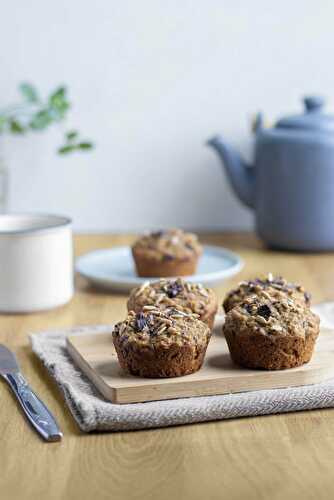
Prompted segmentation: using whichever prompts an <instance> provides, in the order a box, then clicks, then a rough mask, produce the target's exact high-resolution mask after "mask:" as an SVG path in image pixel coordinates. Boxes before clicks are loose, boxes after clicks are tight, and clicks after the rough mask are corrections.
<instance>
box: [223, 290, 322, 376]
mask: <svg viewBox="0 0 334 500" xmlns="http://www.w3.org/2000/svg"><path fill="white" fill-rule="evenodd" d="M319 323H320V320H319V317H318V316H317V315H316V314H314V313H313V312H312V311H311V310H310V309H309V308H308V307H305V306H303V305H302V304H301V303H300V302H298V301H295V300H292V299H291V298H288V297H276V298H275V297H272V296H271V295H269V294H268V293H266V292H263V291H262V293H261V294H258V295H254V296H251V297H248V298H247V299H245V301H244V302H243V303H241V304H239V305H237V306H235V307H234V308H233V309H231V310H230V311H229V312H228V313H227V315H226V320H225V324H224V326H223V333H224V335H225V338H226V341H227V344H228V347H229V350H230V353H231V357H232V359H233V361H234V362H235V363H237V364H239V365H241V366H245V367H247V368H262V369H266V370H282V369H285V368H293V367H296V366H301V365H303V364H304V363H307V362H309V361H310V359H311V357H312V353H313V350H314V345H315V342H316V339H317V337H318V335H319Z"/></svg>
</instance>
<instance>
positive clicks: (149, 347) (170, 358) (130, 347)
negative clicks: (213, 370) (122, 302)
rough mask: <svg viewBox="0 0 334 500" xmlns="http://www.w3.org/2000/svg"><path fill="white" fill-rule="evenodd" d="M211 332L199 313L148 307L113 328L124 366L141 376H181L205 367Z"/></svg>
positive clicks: (130, 313) (127, 370)
mask: <svg viewBox="0 0 334 500" xmlns="http://www.w3.org/2000/svg"><path fill="white" fill-rule="evenodd" d="M210 336H211V332H210V329H209V328H208V326H207V325H206V324H205V323H203V322H202V321H199V320H198V319H197V318H196V316H195V315H193V314H187V313H184V312H182V311H177V310H175V309H172V308H171V309H165V310H164V311H162V310H161V309H158V308H157V307H155V306H144V308H143V311H141V312H139V313H137V314H136V313H135V312H134V311H130V312H129V314H128V316H127V318H126V319H125V321H122V322H120V323H118V324H117V325H116V326H115V328H114V331H113V342H114V345H115V349H116V352H117V356H118V360H119V363H120V365H121V367H122V368H123V369H124V370H125V371H126V372H128V373H131V374H132V375H138V376H140V377H153V378H158V377H159V378H160V377H181V376H182V375H188V374H190V373H194V372H196V371H197V370H199V369H200V367H201V366H202V363H203V360H204V356H205V352H206V348H207V346H208V343H209V340H210Z"/></svg>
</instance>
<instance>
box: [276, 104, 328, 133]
mask: <svg viewBox="0 0 334 500" xmlns="http://www.w3.org/2000/svg"><path fill="white" fill-rule="evenodd" d="M324 105H325V100H324V99H323V98H322V97H316V96H310V97H305V98H304V106H305V111H304V114H300V115H293V116H287V117H285V118H281V119H280V120H278V122H277V123H276V128H289V129H298V130H318V131H319V132H333V131H334V116H333V115H328V114H325V113H323V107H324Z"/></svg>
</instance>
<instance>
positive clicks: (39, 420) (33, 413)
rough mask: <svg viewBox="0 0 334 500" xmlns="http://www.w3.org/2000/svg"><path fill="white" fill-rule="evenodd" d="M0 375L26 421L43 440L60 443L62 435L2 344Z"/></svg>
mask: <svg viewBox="0 0 334 500" xmlns="http://www.w3.org/2000/svg"><path fill="white" fill-rule="evenodd" d="M0 375H1V376H2V377H3V378H4V380H5V381H6V382H7V383H8V385H9V386H10V388H11V389H12V391H13V393H14V394H15V396H16V398H17V400H18V401H19V403H20V405H21V407H22V409H23V411H24V414H25V415H26V417H27V419H28V420H29V422H30V423H31V425H32V426H33V427H34V429H35V430H36V431H37V432H38V433H39V434H40V435H41V436H42V437H43V439H45V440H46V441H60V440H61V438H62V436H63V434H62V433H61V431H60V429H59V427H58V424H57V422H56V420H55V418H54V416H53V415H52V413H51V412H50V411H49V409H48V408H47V407H46V406H45V404H44V403H43V402H42V401H41V400H40V399H39V398H38V396H37V395H36V394H35V393H34V392H33V390H32V389H31V387H30V386H29V384H28V382H27V381H26V379H25V378H24V377H23V375H22V373H21V372H20V367H19V364H18V362H17V359H16V356H15V354H14V353H12V351H10V350H9V349H8V348H7V347H6V346H4V345H2V344H0Z"/></svg>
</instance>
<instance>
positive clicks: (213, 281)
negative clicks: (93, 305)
mask: <svg viewBox="0 0 334 500" xmlns="http://www.w3.org/2000/svg"><path fill="white" fill-rule="evenodd" d="M242 267H243V262H242V260H241V258H240V257H239V256H238V255H236V254H235V253H233V252H231V251H230V250H226V249H225V248H221V247H214V246H204V251H203V255H202V256H201V258H200V261H199V265H198V269H197V273H196V274H194V275H192V276H189V277H187V278H185V279H187V281H191V282H195V283H202V284H203V285H206V286H214V285H218V284H219V283H221V282H222V281H224V280H225V279H226V278H229V277H230V276H233V275H235V274H236V273H238V272H239V271H240V270H241V269H242ZM76 270H77V271H78V273H80V274H81V275H82V276H84V277H85V278H86V279H88V280H89V281H90V282H91V283H92V284H93V285H95V286H98V287H102V288H107V289H109V290H114V291H118V292H129V291H130V290H131V289H132V288H134V287H136V286H138V285H141V284H142V283H144V282H145V281H147V280H148V279H149V280H150V281H154V278H138V276H137V275H136V272H135V268H134V263H133V259H132V255H131V250H130V247H113V248H110V249H104V250H96V251H94V252H90V253H87V254H85V255H82V256H81V257H78V258H77V260H76Z"/></svg>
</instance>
